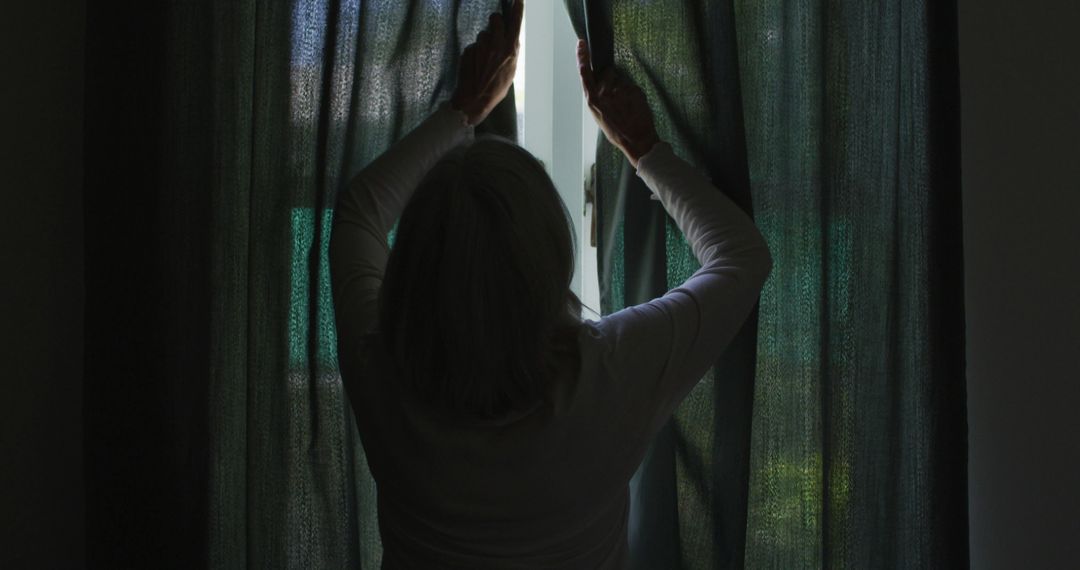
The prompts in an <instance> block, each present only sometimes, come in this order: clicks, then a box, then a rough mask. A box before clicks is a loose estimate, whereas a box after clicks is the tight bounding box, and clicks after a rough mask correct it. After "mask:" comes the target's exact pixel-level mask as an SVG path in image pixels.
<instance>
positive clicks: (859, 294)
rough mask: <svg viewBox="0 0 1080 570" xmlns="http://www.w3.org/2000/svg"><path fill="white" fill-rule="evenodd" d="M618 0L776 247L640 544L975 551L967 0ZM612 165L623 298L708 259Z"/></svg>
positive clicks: (736, 557)
mask: <svg viewBox="0 0 1080 570" xmlns="http://www.w3.org/2000/svg"><path fill="white" fill-rule="evenodd" d="M595 1H599V2H601V3H602V4H603V5H604V8H605V9H606V11H607V12H608V14H609V18H608V22H609V23H610V25H611V26H612V29H613V32H614V37H615V61H616V64H617V65H618V66H619V67H620V68H621V69H623V70H624V71H625V72H627V73H628V74H629V75H630V76H631V77H632V78H633V79H635V80H636V81H637V82H638V83H639V84H640V85H642V87H643V89H644V90H645V92H646V93H647V95H648V96H649V99H650V102H651V104H652V107H653V109H654V111H655V112H656V114H657V117H658V128H659V130H660V133H661V136H662V137H663V138H665V139H667V140H670V141H672V142H673V144H674V145H675V146H676V148H679V149H680V154H683V155H684V156H687V157H690V159H691V161H692V162H694V163H695V164H698V165H701V166H702V167H703V168H705V169H707V170H708V172H709V173H710V174H711V176H712V178H713V180H714V181H716V183H717V185H718V186H719V187H720V188H721V189H722V190H723V191H724V192H726V193H727V194H728V195H729V196H732V197H733V199H735V200H736V201H737V202H739V203H740V204H741V205H743V206H744V207H745V208H747V209H749V206H750V204H751V202H752V203H753V212H754V217H755V220H756V221H757V224H758V226H759V227H760V228H761V230H762V232H763V233H764V234H765V236H766V238H767V240H768V243H769V245H770V249H771V250H772V252H773V258H774V262H775V266H774V271H773V274H772V276H771V277H770V279H769V281H768V282H767V283H766V286H765V289H764V291H763V293H762V297H761V301H760V314H759V317H758V318H757V321H756V323H754V322H750V323H747V325H746V327H745V328H744V330H743V334H742V336H741V337H740V338H737V339H736V341H735V342H734V343H732V345H731V346H730V347H729V348H728V350H727V352H726V353H725V355H724V357H723V358H721V359H720V360H719V361H718V362H717V363H716V366H715V367H714V369H713V370H712V371H711V372H710V373H709V374H707V375H706V378H705V379H704V381H703V382H702V383H701V384H700V385H699V387H698V388H697V389H696V390H695V391H694V392H693V393H691V395H690V397H689V398H688V399H687V401H686V402H685V403H684V404H683V405H682V407H681V408H680V409H679V410H678V411H677V413H676V414H675V417H674V419H673V421H672V422H671V423H670V424H669V425H668V428H667V429H666V430H665V431H663V432H661V434H660V436H659V437H658V438H657V440H656V442H655V443H654V445H653V448H652V449H651V451H650V453H649V455H648V456H647V458H646V461H645V462H644V464H643V465H642V469H641V470H640V471H639V472H638V474H637V476H636V477H635V489H634V491H635V499H636V503H635V507H634V509H633V512H632V513H631V547H632V553H633V554H634V558H635V563H636V564H637V565H638V567H640V568H680V567H682V568H738V567H743V566H744V565H745V566H746V567H750V568H822V567H828V568H956V567H965V566H966V565H967V560H968V558H967V512H966V487H965V485H966V467H965V466H966V421H965V407H964V402H965V393H964V350H963V347H964V342H963V339H964V333H963V305H962V303H963V299H962V286H963V278H962V258H961V254H962V249H961V244H960V235H961V234H960V221H961V211H960V202H959V197H960V186H959V171H958V162H959V149H958V124H957V120H958V112H957V98H958V93H957V51H956V33H957V31H956V21H955V11H956V7H955V3H954V2H949V1H946V2H929V1H926V0H923V1H914V2H913V1H899V0H888V1H885V2H875V3H867V2H861V1H856V0H838V1H831V2H826V1H823V0H801V1H789V0H784V1H781V0H764V1H761V0H734V1H733V2H727V1H718V2H702V1H694V0H683V1H672V2H631V1H622V0H590V3H591V2H595ZM582 4H583V3H582V0H567V1H566V6H567V9H568V10H569V12H570V15H571V17H572V18H574V21H575V26H576V29H577V30H578V32H579V35H582V32H583V26H582V22H581V17H580V15H581V14H583V6H582ZM593 24H594V23H593V22H590V25H593ZM744 129H745V132H744ZM597 162H598V174H599V180H598V194H599V196H598V207H599V210H600V216H599V218H600V228H599V230H598V233H599V236H598V237H599V242H600V243H599V256H600V266H601V275H600V282H601V296H602V297H601V300H602V308H603V312H604V313H610V312H613V311H616V310H618V309H620V308H621V307H623V306H626V305H630V304H633V303H638V302H641V301H642V300H643V299H646V298H650V297H653V296H656V295H659V294H661V293H663V291H664V290H666V289H667V288H668V287H671V286H673V285H674V284H675V283H678V282H679V281H680V280H681V279H682V278H683V276H684V275H686V273H687V272H689V271H692V270H693V269H694V267H695V263H694V259H693V257H692V255H691V253H690V249H689V248H688V247H687V245H686V243H685V242H684V241H683V240H681V239H680V237H679V236H678V234H677V233H676V232H674V231H672V221H671V220H670V219H669V218H666V217H665V216H664V215H663V213H662V212H661V211H660V209H659V208H658V207H657V205H656V204H652V203H649V202H648V201H644V200H640V199H638V197H639V195H638V193H636V192H634V185H635V181H634V180H633V179H632V178H631V177H628V176H627V174H626V173H627V168H628V165H627V164H626V163H625V161H624V160H623V159H622V157H621V156H619V155H618V154H617V152H616V151H615V150H614V149H613V148H612V147H611V146H610V145H608V144H606V142H604V141H601V145H600V148H599V150H598V155H597ZM752 319H753V317H752ZM755 325H756V328H757V331H755V330H754V329H755ZM751 414H752V415H751ZM751 417H752V421H753V430H752V435H751V430H750V429H749V428H750V419H751ZM747 464H748V465H749V469H750V470H749V473H745V472H743V471H741V470H740V468H741V467H742V466H745V465H747ZM747 475H748V477H749V478H748V479H747ZM747 499H749V501H748V502H749V508H748V510H747ZM635 525H636V526H637V529H636V530H635V528H634V527H635ZM744 529H745V532H744ZM744 545H745V550H744Z"/></svg>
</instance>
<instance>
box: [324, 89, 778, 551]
mask: <svg viewBox="0 0 1080 570" xmlns="http://www.w3.org/2000/svg"><path fill="white" fill-rule="evenodd" d="M472 134H473V131H472V128H471V127H469V126H467V125H466V122H465V118H464V116H463V115H462V114H461V113H459V112H456V111H454V110H452V109H450V108H449V106H447V105H444V106H443V107H441V108H440V110H438V111H436V112H435V113H434V114H432V115H431V116H430V117H429V118H428V119H426V120H425V121H424V122H423V123H421V124H420V125H419V126H418V127H417V128H416V129H414V130H413V131H412V132H411V133H409V134H408V135H407V136H405V137H404V138H403V139H401V140H400V141H399V142H398V143H396V144H395V145H393V147H392V148H390V149H389V150H388V151H387V152H386V153H384V154H383V155H382V156H380V157H379V158H378V159H376V160H375V161H374V162H372V163H371V164H370V165H369V166H368V167H367V168H365V169H364V170H363V171H362V172H361V173H360V174H359V175H357V176H356V178H355V179H353V180H352V182H351V183H350V184H349V186H348V188H347V190H346V191H345V192H343V193H342V194H341V196H340V197H339V199H338V204H337V209H336V211H335V213H334V226H333V234H332V237H331V241H330V264H331V274H332V281H333V295H334V305H335V315H336V321H337V328H338V355H339V364H340V368H341V375H342V379H343V382H344V384H345V389H346V392H347V394H348V396H349V400H350V403H351V405H352V409H353V412H354V413H355V415H356V420H357V425H358V427H359V431H360V437H361V441H362V443H363V445H364V450H365V453H366V455H367V459H368V464H369V466H370V468H371V471H372V475H373V476H374V478H375V481H376V484H377V487H378V498H379V499H378V500H379V504H378V510H379V527H380V533H381V536H382V541H383V549H384V550H383V552H384V563H383V567H384V568H605V569H607V568H622V567H623V566H624V565H625V564H626V552H627V526H626V525H627V514H628V512H629V492H628V488H629V487H628V485H629V481H630V478H631V476H632V475H633V473H634V471H635V470H636V468H637V466H638V465H639V464H640V462H641V460H642V458H643V457H644V454H645V451H646V449H647V448H648V446H649V443H650V441H651V440H652V438H653V436H654V435H655V434H656V432H657V431H658V430H659V429H660V428H661V427H662V426H663V424H664V423H665V421H666V420H667V419H668V417H669V416H670V415H671V413H672V412H673V411H674V409H675V407H676V406H677V405H678V404H679V402H681V401H682V399H683V398H684V397H685V396H686V395H687V394H688V393H689V391H690V390H691V388H693V386H694V385H695V384H696V383H697V382H698V381H699V379H700V378H701V377H702V376H703V375H704V373H705V372H706V371H707V370H708V368H709V367H710V366H711V365H712V364H713V363H714V362H715V361H716V360H717V358H718V357H719V356H720V354H721V352H722V351H723V349H724V347H725V346H726V345H727V344H728V343H729V342H730V341H731V339H732V338H733V337H734V335H735V333H736V332H737V331H738V330H739V328H740V327H741V325H742V323H743V321H744V320H745V319H746V317H747V315H748V314H749V313H750V311H751V309H752V308H753V306H754V304H755V303H756V301H757V297H758V295H759V292H760V289H761V286H762V284H763V283H764V281H765V279H766V277H767V276H768V273H769V270H770V268H771V259H770V256H769V251H768V248H767V247H766V244H765V241H764V239H763V238H762V236H761V234H760V233H759V232H758V230H757V228H756V227H755V226H754V224H753V222H752V221H751V220H750V219H749V218H748V217H747V216H746V214H744V213H743V212H742V210H740V209H739V208H738V206H736V205H735V204H734V203H733V202H732V201H731V200H729V199H728V198H727V197H725V196H724V195H723V194H722V193H721V192H720V191H719V190H717V189H716V187H714V186H713V185H712V184H711V183H710V182H709V181H708V180H707V179H706V178H705V177H704V176H702V174H701V173H700V172H698V171H697V170H696V169H694V168H693V167H691V166H690V165H689V164H687V163H686V162H684V161H683V160H681V159H680V158H679V157H678V156H676V155H675V153H674V152H673V150H672V148H671V146H670V145H668V144H666V143H659V144H657V145H656V146H655V147H654V148H653V149H652V150H651V151H650V152H649V153H648V154H646V155H645V156H643V157H642V158H641V159H640V160H639V161H638V167H637V174H638V176H640V177H641V178H642V179H643V180H644V181H645V183H646V184H647V185H648V187H649V188H650V189H651V190H652V191H653V193H654V194H655V196H657V197H658V198H659V200H660V202H661V203H662V204H663V206H664V208H665V210H667V212H668V213H669V214H670V215H671V217H672V218H673V219H674V220H675V223H676V224H677V225H678V227H679V229H680V230H682V232H683V233H684V234H685V235H686V237H687V239H688V241H689V242H690V245H691V248H692V249H693V252H694V255H695V256H697V258H698V260H699V261H700V263H701V268H700V269H699V270H698V271H697V272H695V273H694V274H693V275H692V276H691V277H690V278H689V279H687V280H686V282H684V283H683V284H682V285H680V286H679V287H676V288H675V289H672V290H671V291H668V292H667V293H666V294H665V295H663V296H662V297H660V298H657V299H654V300H652V301H650V302H648V303H644V304H641V305H636V306H633V307H628V308H626V309H623V310H621V311H619V312H617V313H614V314H611V315H607V316H605V317H603V318H601V319H600V320H599V321H585V322H584V323H583V324H582V326H581V328H580V332H579V334H578V348H579V351H580V360H579V361H578V362H577V365H576V366H571V365H568V366H566V367H564V368H565V369H564V370H563V371H562V374H561V375H560V377H559V378H557V379H555V381H554V382H553V386H557V388H556V389H552V390H551V391H550V393H549V400H550V401H547V402H545V405H542V406H539V407H537V408H536V409H534V410H533V411H532V412H530V413H528V414H526V415H524V416H514V417H511V418H508V419H507V420H506V421H504V422H500V423H494V424H483V425H478V424H465V423H459V422H453V421H448V420H446V419H445V418H436V417H433V416H431V415H430V414H429V413H426V412H425V408H423V407H422V406H420V405H418V404H417V403H416V402H414V401H412V400H411V399H410V398H409V397H407V396H405V395H404V394H403V393H402V391H401V390H399V385H398V384H397V382H396V379H395V378H394V375H393V372H392V370H390V369H388V368H387V367H386V365H384V364H381V362H385V361H380V360H378V359H373V358H366V357H367V356H370V355H365V354H362V349H360V348H359V347H360V346H361V343H360V338H361V336H362V335H364V334H366V333H368V332H369V331H371V330H373V329H375V328H376V318H377V317H376V314H377V311H376V300H377V298H378V292H379V287H380V285H381V283H382V275H383V270H384V268H385V266H386V261H387V258H388V255H389V248H388V246H387V242H386V235H387V233H388V232H389V230H390V229H391V227H392V226H393V224H394V223H395V222H396V220H397V219H398V218H399V217H400V215H401V213H402V211H403V210H404V208H405V205H406V204H407V203H408V201H409V198H410V197H411V195H412V193H413V191H414V190H415V189H416V187H417V186H418V184H419V183H420V181H421V179H422V178H423V177H424V176H425V175H426V174H427V172H428V171H429V170H430V169H431V168H432V167H433V166H434V165H435V164H436V162H438V161H439V159H440V158H441V157H443V156H444V155H445V154H446V153H447V152H448V151H449V150H451V149H452V148H454V147H456V146H458V145H460V144H465V143H467V142H468V141H469V140H470V139H471V138H472Z"/></svg>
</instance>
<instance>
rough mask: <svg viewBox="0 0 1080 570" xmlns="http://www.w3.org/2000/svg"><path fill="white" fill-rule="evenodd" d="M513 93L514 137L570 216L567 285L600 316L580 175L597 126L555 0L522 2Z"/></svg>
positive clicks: (569, 30)
mask: <svg viewBox="0 0 1080 570" xmlns="http://www.w3.org/2000/svg"><path fill="white" fill-rule="evenodd" d="M520 39H521V51H520V53H519V56H518V57H519V59H518V68H517V73H516V75H515V77H514V93H515V97H516V105H517V113H518V130H519V132H518V134H519V140H520V141H521V143H522V146H524V147H525V148H526V149H528V150H529V152H531V153H533V154H534V155H535V156H536V157H537V158H538V159H540V160H541V162H543V163H544V165H545V166H546V167H547V169H548V174H550V175H551V178H552V180H554V182H555V187H556V188H558V190H559V194H560V195H561V196H562V199H563V201H564V202H565V203H566V207H567V209H568V210H570V213H571V215H572V217H573V219H574V233H575V234H576V236H577V244H578V250H577V252H576V259H575V272H574V279H573V282H572V285H571V288H572V289H573V291H574V293H575V294H577V295H578V297H579V298H580V299H581V301H582V303H583V304H584V305H585V308H584V309H583V310H582V317H583V318H586V319H594V320H595V319H599V318H600V312H599V311H600V289H599V280H598V273H597V252H596V248H595V247H593V246H592V245H591V243H590V233H591V229H592V208H593V205H591V204H588V205H587V204H585V191H584V190H585V179H586V175H587V173H588V171H589V170H590V168H591V167H592V164H593V162H594V160H595V156H596V138H597V135H598V133H599V128H598V127H597V125H596V122H595V121H594V120H593V117H592V114H591V113H589V111H588V109H587V108H586V106H585V97H584V95H583V93H582V91H581V84H580V80H579V78H578V72H577V55H576V53H575V45H576V42H577V35H576V34H575V33H574V30H573V27H572V26H571V24H570V18H569V15H568V14H567V13H566V9H565V7H564V6H563V4H562V3H561V2H530V3H528V4H526V6H525V20H524V23H523V25H522V31H521V38H520Z"/></svg>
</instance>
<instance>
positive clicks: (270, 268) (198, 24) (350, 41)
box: [85, 0, 516, 568]
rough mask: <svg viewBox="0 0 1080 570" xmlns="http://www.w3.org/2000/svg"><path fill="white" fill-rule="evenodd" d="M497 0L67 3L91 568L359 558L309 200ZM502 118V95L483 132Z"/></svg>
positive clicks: (401, 130) (434, 84) (371, 510)
mask: <svg viewBox="0 0 1080 570" xmlns="http://www.w3.org/2000/svg"><path fill="white" fill-rule="evenodd" d="M497 4H498V2H496V1H495V0H485V1H468V2H466V1H464V0H447V1H444V2H419V1H409V2H401V1H397V0H382V1H365V2H356V1H330V0H322V1H320V0H290V1H281V2H279V1H256V0H243V1H235V2H234V1H224V0H222V1H216V2H210V1H208V2H170V3H158V2H141V1H140V2H135V1H128V2H118V3H117V2H108V3H95V4H92V5H90V6H88V9H87V12H88V14H87V66H86V74H87V99H86V120H87V124H86V137H87V141H86V143H87V144H86V170H85V177H86V180H85V183H86V205H85V208H86V210H85V211H86V266H87V276H86V285H87V299H86V307H87V309H86V339H87V340H86V342H87V345H86V369H85V370H86V391H85V394H86V395H85V405H86V411H85V422H86V431H85V433H86V446H85V449H86V483H87V503H88V505H87V517H88V518H87V542H88V544H89V550H88V561H89V565H90V566H91V567H102V568H120V567H123V568H129V567H145V568H161V567H174V568H194V567H204V566H208V565H209V566H213V567H222V566H224V567H243V566H248V567H253V568H274V567H290V568H320V567H345V566H348V567H362V568H377V567H378V565H379V561H380V559H381V550H380V546H379V541H378V530H377V526H376V520H375V495H374V486H373V482H372V480H371V477H370V474H369V472H368V470H367V466H366V463H365V461H364V456H363V452H362V449H361V447H360V445H359V442H358V439H357V438H356V437H354V434H355V427H354V425H353V421H352V416H351V412H350V411H349V409H348V407H347V404H346V403H345V400H344V398H343V395H342V391H341V382H340V378H339V376H338V374H337V370H336V354H335V350H336V340H335V338H334V323H333V317H332V315H333V311H332V307H331V300H330V290H329V274H328V266H327V259H326V252H327V241H328V237H329V232H330V222H331V217H332V215H333V213H332V206H333V204H334V199H335V196H336V192H337V191H338V189H339V188H341V186H342V185H343V184H344V183H346V181H347V180H348V178H349V177H350V176H351V175H352V174H353V173H355V172H356V171H357V170H359V169H360V168H361V167H363V166H364V165H365V164H367V162H369V161H370V160H372V159H373V158H374V157H375V156H377V155H378V154H379V153H380V152H381V151H382V150H383V149H385V148H386V147H387V146H388V145H389V144H390V143H392V142H393V141H394V140H396V139H397V138H399V137H400V136H402V135H403V134H405V133H406V132H408V130H409V129H411V128H412V126H413V125H415V124H416V123H418V122H419V121H420V120H422V119H423V118H424V117H426V116H427V115H428V114H429V113H430V112H431V111H432V110H433V109H434V108H435V106H436V105H437V103H439V102H440V101H442V100H444V99H447V98H449V96H450V93H451V91H452V89H453V87H454V76H455V71H456V70H455V67H456V63H457V56H458V54H460V52H461V50H462V49H464V47H465V45H467V44H468V43H470V42H471V41H472V40H473V39H474V38H475V35H476V33H477V32H478V31H479V30H480V29H481V28H482V27H483V26H484V25H485V24H486V19H487V15H488V14H489V13H490V12H491V11H492V10H493V9H495V7H496V6H497ZM515 117H516V115H515V114H514V109H513V96H512V95H511V97H509V98H508V100H507V101H505V102H504V105H503V107H501V108H500V109H498V110H497V111H496V113H494V114H493V115H492V118H491V119H490V120H489V123H490V124H489V125H488V126H487V130H493V131H495V132H499V133H500V134H503V135H507V136H511V137H513V136H514V134H515V131H516V125H515V120H516V119H515ZM481 130H484V129H481Z"/></svg>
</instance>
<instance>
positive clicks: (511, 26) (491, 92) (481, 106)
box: [450, 0, 525, 125]
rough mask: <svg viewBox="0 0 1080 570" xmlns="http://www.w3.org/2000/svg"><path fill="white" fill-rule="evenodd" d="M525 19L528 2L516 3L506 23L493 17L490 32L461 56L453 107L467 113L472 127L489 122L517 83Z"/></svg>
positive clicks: (488, 29)
mask: <svg viewBox="0 0 1080 570" xmlns="http://www.w3.org/2000/svg"><path fill="white" fill-rule="evenodd" d="M524 15H525V0H516V1H515V2H514V7H513V8H512V9H511V11H510V14H509V15H508V16H507V18H506V19H504V18H503V15H502V14H499V13H494V14H492V15H491V17H490V18H488V26H487V28H485V29H483V30H481V31H480V33H479V34H478V35H477V36H476V42H474V43H473V44H471V45H469V47H467V48H465V51H464V52H463V53H462V54H461V63H460V66H459V69H458V85H457V89H456V90H455V91H454V97H453V98H452V99H451V100H450V105H451V106H452V107H453V108H454V109H457V110H459V111H461V112H463V113H465V116H466V117H467V119H468V121H469V124H470V125H476V124H478V123H480V122H481V121H483V120H484V119H485V118H487V116H488V114H490V113H491V111H492V109H494V108H495V106H496V105H498V104H499V103H500V102H501V101H502V100H503V98H504V97H506V94H507V92H509V91H510V86H511V85H512V84H513V83H514V72H515V71H516V70H517V58H518V48H519V46H520V45H521V42H520V41H519V40H518V35H519V34H520V32H521V20H522V18H523V17H524Z"/></svg>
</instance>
